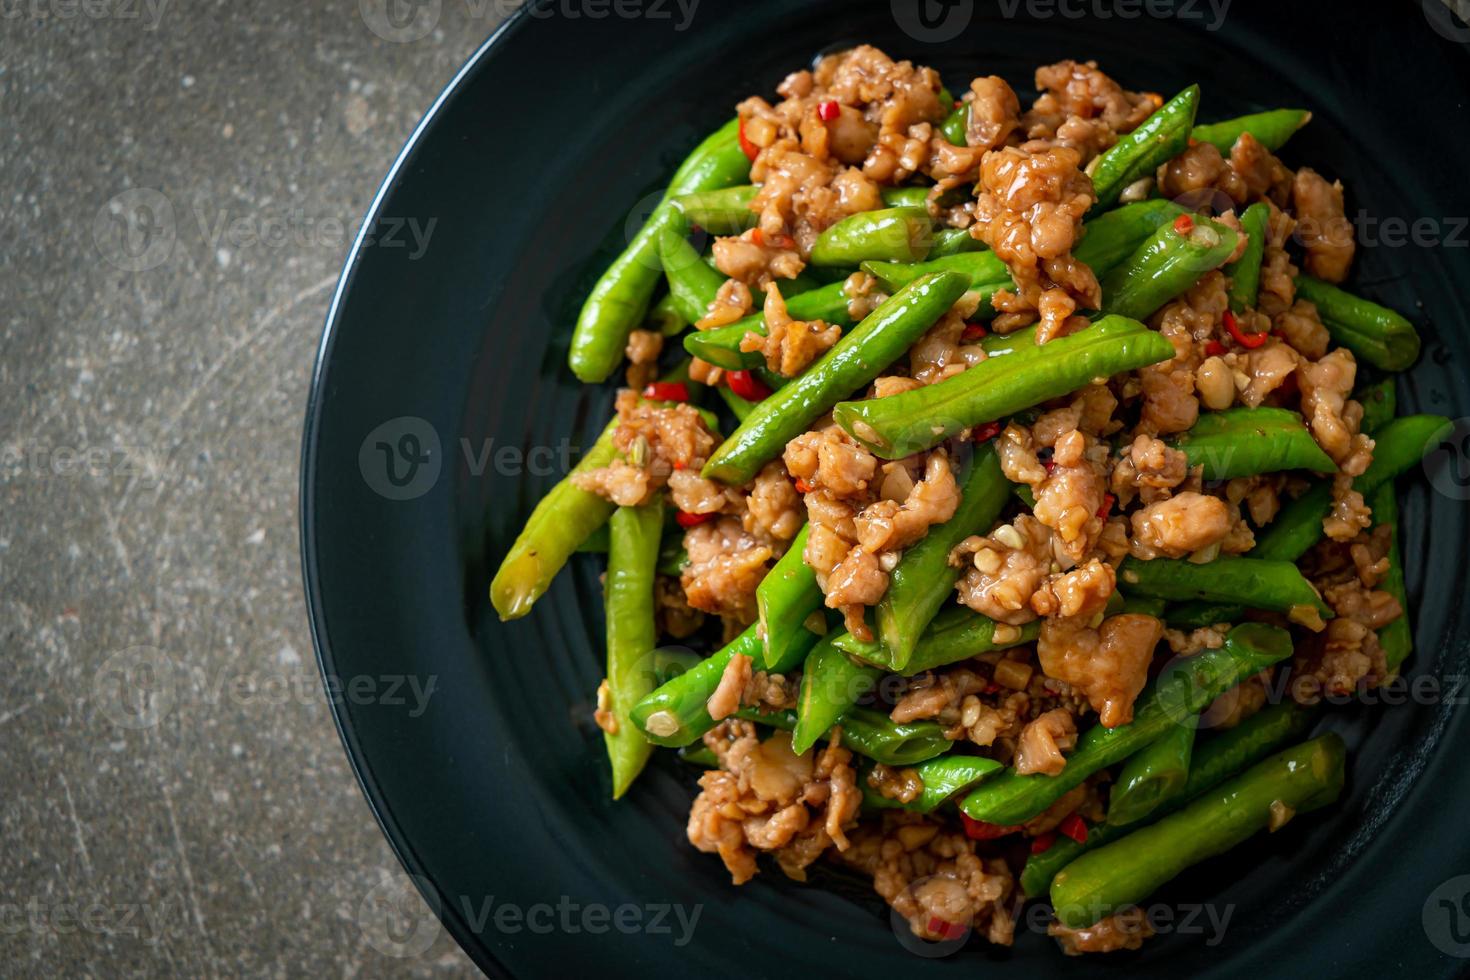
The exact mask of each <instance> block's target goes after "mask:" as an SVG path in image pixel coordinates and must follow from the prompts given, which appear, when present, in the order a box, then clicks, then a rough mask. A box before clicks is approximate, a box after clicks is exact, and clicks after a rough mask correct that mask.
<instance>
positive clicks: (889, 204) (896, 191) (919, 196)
mask: <svg viewBox="0 0 1470 980" xmlns="http://www.w3.org/2000/svg"><path fill="white" fill-rule="evenodd" d="M879 193H880V194H881V195H882V197H883V206H884V207H886V208H927V207H928V205H929V188H927V187H885V188H883V189H882V190H881V191H880V192H879Z"/></svg>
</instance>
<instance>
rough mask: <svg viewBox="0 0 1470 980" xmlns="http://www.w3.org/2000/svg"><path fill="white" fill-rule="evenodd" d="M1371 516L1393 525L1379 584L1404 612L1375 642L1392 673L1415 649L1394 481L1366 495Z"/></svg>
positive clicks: (1378, 521)
mask: <svg viewBox="0 0 1470 980" xmlns="http://www.w3.org/2000/svg"><path fill="white" fill-rule="evenodd" d="M1368 504H1369V506H1370V507H1372V508H1373V519H1374V522H1375V523H1377V524H1378V525H1379V526H1380V527H1384V526H1386V527H1389V528H1391V529H1392V531H1391V537H1390V542H1391V543H1390V545H1389V548H1388V573H1387V574H1386V575H1384V576H1383V580H1382V581H1381V582H1380V583H1379V584H1378V587H1379V588H1380V589H1382V590H1383V591H1385V592H1387V593H1388V594H1389V595H1391V596H1393V597H1394V598H1395V599H1397V600H1398V603H1399V608H1401V609H1403V613H1402V614H1401V615H1400V616H1399V617H1398V618H1397V619H1395V620H1393V621H1392V622H1390V623H1388V624H1387V625H1386V626H1382V627H1379V630H1378V645H1379V646H1380V647H1382V648H1383V661H1384V663H1385V664H1386V665H1387V667H1388V673H1389V674H1390V676H1391V675H1393V674H1396V673H1398V670H1399V668H1400V667H1401V666H1403V663H1404V661H1405V660H1407V659H1408V657H1409V654H1410V653H1412V652H1413V650H1414V630H1413V628H1412V626H1411V625H1410V622H1409V597H1408V594H1407V591H1406V590H1405V587H1404V555H1403V551H1402V550H1401V549H1400V548H1399V501H1398V497H1397V496H1396V495H1395V493H1394V489H1393V484H1392V483H1385V484H1384V485H1383V486H1381V487H1379V488H1378V489H1377V490H1375V491H1374V492H1373V495H1372V496H1371V497H1369V498H1368Z"/></svg>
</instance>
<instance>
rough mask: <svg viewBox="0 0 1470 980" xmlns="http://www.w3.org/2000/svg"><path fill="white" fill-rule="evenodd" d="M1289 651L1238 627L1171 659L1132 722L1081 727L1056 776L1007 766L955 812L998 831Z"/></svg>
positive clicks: (1287, 638)
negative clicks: (1214, 644) (1216, 643)
mask: <svg viewBox="0 0 1470 980" xmlns="http://www.w3.org/2000/svg"><path fill="white" fill-rule="evenodd" d="M1291 652H1292V647H1291V634H1289V633H1287V632H1286V630H1284V629H1281V628H1279V627H1276V626H1267V625H1265V624H1263V623H1243V624H1241V625H1240V626H1237V627H1235V628H1234V629H1233V630H1231V631H1230V632H1229V633H1228V634H1227V635H1226V637H1225V642H1224V644H1223V645H1222V646H1220V647H1218V648H1216V649H1213V650H1204V651H1201V652H1200V653H1198V654H1195V655H1194V656H1192V657H1186V658H1182V659H1179V660H1175V661H1173V662H1171V663H1170V664H1169V666H1168V667H1167V668H1166V669H1165V671H1164V673H1162V674H1160V675H1159V677H1158V678H1157V679H1156V680H1155V681H1154V682H1153V684H1152V686H1151V687H1150V688H1149V689H1148V690H1147V691H1145V692H1144V694H1143V696H1142V697H1140V698H1139V700H1138V703H1137V704H1136V705H1135V706H1134V712H1133V721H1131V722H1129V723H1128V724H1126V725H1119V726H1118V727H1116V728H1104V727H1102V726H1101V725H1097V726H1094V727H1093V728H1090V729H1088V731H1087V732H1086V733H1084V734H1083V735H1082V737H1081V738H1080V739H1079V740H1078V742H1077V749H1076V751H1074V752H1073V753H1072V756H1071V758H1069V759H1068V760H1067V764H1066V766H1065V767H1064V768H1063V769H1062V771H1061V772H1060V773H1059V774H1057V775H1055V776H1046V775H1042V774H1040V773H1037V774H1033V775H1030V776H1021V775H1018V774H1017V773H1016V771H1015V770H1014V769H1010V770H1007V771H1006V772H1004V773H1002V774H1001V775H999V776H997V777H996V778H994V779H990V780H986V781H985V782H984V783H981V784H980V787H979V788H978V789H976V790H975V791H974V792H972V793H970V795H968V796H966V797H965V798H964V800H963V801H961V803H960V809H961V810H963V811H964V812H965V813H966V814H967V815H968V816H970V817H971V818H972V819H975V820H984V821H987V822H989V823H995V824H1000V825H1001V826H1004V827H1009V826H1014V825H1016V824H1021V823H1025V822H1026V821H1027V820H1030V819H1031V818H1032V817H1034V816H1036V815H1037V814H1038V813H1040V812H1042V811H1043V810H1045V809H1046V808H1047V807H1049V806H1051V805H1052V804H1053V803H1055V802H1056V801H1057V800H1058V799H1060V798H1061V797H1062V796H1063V794H1065V793H1066V792H1067V791H1068V790H1070V789H1072V787H1074V786H1080V785H1081V784H1082V783H1083V782H1084V781H1085V780H1086V779H1087V777H1088V776H1091V775H1092V774H1093V773H1095V772H1098V771H1100V770H1102V769H1105V768H1107V767H1108V766H1111V765H1113V764H1115V763H1118V762H1122V761H1123V760H1124V759H1126V758H1128V757H1129V756H1131V755H1132V754H1133V753H1134V752H1137V751H1138V750H1139V749H1141V748H1143V747H1144V746H1145V745H1148V744H1149V743H1151V742H1153V741H1154V740H1155V739H1157V738H1159V737H1160V736H1162V735H1163V734H1165V733H1166V732H1167V731H1168V730H1169V729H1170V728H1171V727H1173V726H1174V725H1178V724H1181V723H1182V722H1183V721H1184V720H1185V719H1187V718H1188V717H1189V716H1190V715H1193V714H1195V713H1197V712H1200V711H1203V710H1204V709H1205V708H1206V707H1207V706H1208V705H1209V703H1210V702H1211V701H1213V700H1214V699H1215V698H1217V697H1219V696H1220V695H1221V694H1224V693H1225V692H1226V691H1228V690H1230V689H1231V688H1232V687H1234V686H1235V685H1236V684H1239V683H1240V682H1241V681H1243V680H1245V679H1246V678H1247V677H1252V676H1254V675H1256V674H1259V673H1260V672H1261V671H1263V670H1265V669H1266V668H1267V667H1269V666H1271V665H1272V664H1274V663H1277V662H1278V661H1281V660H1284V659H1286V658H1287V657H1289V656H1291Z"/></svg>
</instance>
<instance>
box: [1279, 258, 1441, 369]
mask: <svg viewBox="0 0 1470 980" xmlns="http://www.w3.org/2000/svg"><path fill="white" fill-rule="evenodd" d="M1296 295H1297V298H1298V299H1304V300H1308V301H1310V302H1311V303H1313V304H1314V305H1315V306H1316V307H1317V315H1318V316H1319V317H1321V319H1322V325H1323V326H1324V327H1326V328H1327V333H1328V334H1330V335H1331V337H1332V339H1333V341H1334V342H1336V343H1338V344H1341V345H1342V346H1343V347H1346V348H1347V349H1348V350H1350V351H1352V352H1353V354H1354V355H1355V356H1356V357H1357V358H1358V360H1360V361H1367V362H1368V363H1369V364H1372V365H1373V366H1374V367H1379V368H1382V369H1383V370H1385V371H1403V370H1406V369H1408V368H1409V367H1410V366H1412V365H1413V363H1414V362H1415V361H1417V360H1418V359H1419V332H1418V331H1417V330H1415V329H1414V325H1413V324H1412V323H1410V322H1409V321H1408V320H1406V319H1404V317H1403V316H1402V315H1401V314H1399V313H1397V312H1395V311H1393V310H1390V309H1389V308H1388V307H1386V306H1379V305H1378V304H1377V303H1374V302H1372V301H1370V300H1366V299H1363V298H1362V297H1361V296H1354V295H1353V294H1352V293H1349V292H1347V291H1345V290H1342V289H1338V288H1337V287H1336V286H1334V285H1332V284H1331V283H1327V282H1323V281H1322V280H1320V279H1314V278H1312V277H1311V276H1297V277H1296Z"/></svg>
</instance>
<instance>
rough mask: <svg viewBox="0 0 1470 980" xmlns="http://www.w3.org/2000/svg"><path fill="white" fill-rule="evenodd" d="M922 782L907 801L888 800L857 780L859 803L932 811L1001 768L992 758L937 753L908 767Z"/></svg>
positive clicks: (878, 808)
mask: <svg viewBox="0 0 1470 980" xmlns="http://www.w3.org/2000/svg"><path fill="white" fill-rule="evenodd" d="M909 768H911V769H913V771H914V774H915V775H917V776H918V777H919V779H920V780H921V781H922V782H923V784H924V789H923V791H922V792H921V793H920V794H919V795H918V796H917V797H915V798H914V799H912V800H910V801H909V802H907V803H902V802H900V801H898V800H891V799H889V798H888V797H886V796H884V795H883V794H882V793H880V792H878V791H877V790H875V789H874V788H873V787H872V786H869V785H868V780H867V778H866V775H864V777H862V779H861V783H860V784H861V786H862V790H863V805H864V806H868V807H872V808H873V809H876V810H908V811H909V812H910V813H933V812H934V811H935V810H937V809H939V808H940V807H941V806H943V805H944V804H945V803H947V802H949V801H950V800H952V799H954V798H955V797H956V796H959V795H960V794H961V793H964V792H966V791H968V790H971V789H973V788H974V787H975V786H976V785H977V784H978V783H980V782H981V781H982V780H984V779H985V778H986V777H987V776H991V775H994V774H995V773H997V772H999V771H1000V770H1002V769H1004V768H1005V767H1004V766H1002V765H1001V764H1000V763H999V762H996V761H995V760H994V759H987V758H985V757H984V756H978V755H941V756H939V757H938V758H935V759H929V760H928V761H926V762H920V763H918V764H917V765H914V766H910V767H909Z"/></svg>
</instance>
